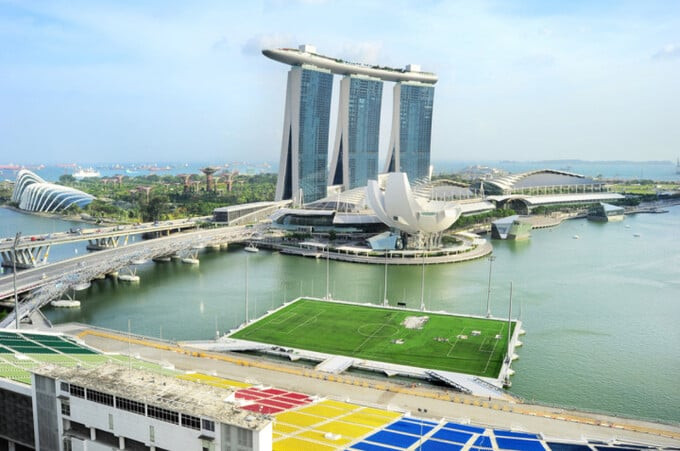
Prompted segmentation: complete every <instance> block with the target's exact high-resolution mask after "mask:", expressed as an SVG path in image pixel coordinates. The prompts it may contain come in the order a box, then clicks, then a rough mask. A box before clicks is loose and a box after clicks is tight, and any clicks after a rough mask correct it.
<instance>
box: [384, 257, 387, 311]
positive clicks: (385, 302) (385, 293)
mask: <svg viewBox="0 0 680 451" xmlns="http://www.w3.org/2000/svg"><path fill="white" fill-rule="evenodd" d="M384 251H385V286H384V288H383V306H385V307H387V249H384Z"/></svg>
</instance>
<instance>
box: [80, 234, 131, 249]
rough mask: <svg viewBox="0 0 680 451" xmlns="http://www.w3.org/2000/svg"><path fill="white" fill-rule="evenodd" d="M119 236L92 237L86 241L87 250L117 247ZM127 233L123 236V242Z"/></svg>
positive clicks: (126, 237)
mask: <svg viewBox="0 0 680 451" xmlns="http://www.w3.org/2000/svg"><path fill="white" fill-rule="evenodd" d="M119 238H120V237H117V236H107V237H103V238H94V239H91V240H87V241H88V245H87V250H89V251H101V250H103V249H112V248H115V247H118V241H119ZM127 240H128V235H126V236H125V242H124V244H127Z"/></svg>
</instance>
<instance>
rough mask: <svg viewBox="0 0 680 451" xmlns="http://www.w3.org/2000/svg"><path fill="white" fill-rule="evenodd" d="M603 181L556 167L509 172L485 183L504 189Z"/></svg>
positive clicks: (588, 183) (587, 183)
mask: <svg viewBox="0 0 680 451" xmlns="http://www.w3.org/2000/svg"><path fill="white" fill-rule="evenodd" d="M600 183H602V182H599V181H596V180H593V179H592V178H590V177H586V176H584V175H580V174H575V173H573V172H565V171H558V170H555V169H538V170H534V171H528V172H522V173H519V174H508V175H504V176H501V177H497V178H493V179H491V180H485V181H484V184H485V185H495V186H497V187H498V188H500V189H501V190H503V191H508V190H512V189H517V188H534V187H543V186H559V185H583V184H586V185H590V184H600Z"/></svg>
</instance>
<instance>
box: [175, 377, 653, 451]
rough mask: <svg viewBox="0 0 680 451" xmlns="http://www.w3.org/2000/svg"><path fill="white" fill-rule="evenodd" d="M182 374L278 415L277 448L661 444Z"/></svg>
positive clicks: (532, 449) (387, 450)
mask: <svg viewBox="0 0 680 451" xmlns="http://www.w3.org/2000/svg"><path fill="white" fill-rule="evenodd" d="M177 377H179V378H181V379H186V380H191V381H194V382H198V383H202V384H208V385H213V386H217V387H224V388H234V389H236V392H235V395H234V397H235V398H236V399H238V400H239V401H240V403H241V408H242V409H245V410H250V411H253V412H260V413H268V414H271V415H273V417H274V427H273V432H272V444H273V446H272V449H273V450H275V451H298V450H302V451H304V450H314V451H316V450H320V451H331V450H339V449H344V450H356V451H395V450H406V449H409V450H429V451H434V450H437V451H447V450H451V451H458V450H462V449H469V450H475V451H494V450H527V451H540V450H550V449H554V450H565V451H567V450H568V451H581V450H584V451H592V450H598V449H611V450H622V449H633V448H634V449H635V450H638V451H640V450H644V449H654V448H655V447H653V446H650V445H646V444H630V443H620V442H617V441H610V442H602V441H597V440H592V441H589V440H587V439H585V438H584V439H582V440H580V441H574V440H571V441H570V440H559V439H553V438H547V437H544V436H543V435H542V434H540V433H533V432H527V431H515V430H508V429H495V428H491V427H488V426H484V425H472V424H469V422H468V421H467V420H458V421H453V420H452V419H447V418H442V419H439V420H432V419H423V418H416V417H415V416H413V415H411V414H410V413H409V412H399V411H393V410H387V409H380V408H375V407H368V406H363V405H360V404H355V403H351V402H342V401H336V400H332V399H323V398H322V399H319V398H316V397H312V396H310V395H307V394H304V393H297V392H290V391H287V390H282V389H278V388H275V387H266V386H252V385H250V384H247V383H243V382H238V381H234V380H230V379H224V378H221V377H218V376H208V375H205V374H200V373H190V374H184V375H179V376H177ZM272 407H273V408H272Z"/></svg>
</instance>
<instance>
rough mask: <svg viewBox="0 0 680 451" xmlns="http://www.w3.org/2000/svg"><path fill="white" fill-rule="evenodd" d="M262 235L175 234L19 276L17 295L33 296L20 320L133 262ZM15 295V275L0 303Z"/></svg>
mask: <svg viewBox="0 0 680 451" xmlns="http://www.w3.org/2000/svg"><path fill="white" fill-rule="evenodd" d="M260 231H261V229H260V227H258V226H255V227H247V226H234V227H219V228H214V229H202V230H196V231H192V232H184V233H176V234H173V235H170V236H167V237H162V238H155V239H152V240H147V241H142V242H139V243H134V244H128V245H126V246H122V247H117V248H113V249H107V250H102V251H97V252H93V253H91V254H88V255H83V256H80V257H75V258H71V259H68V260H62V261H59V262H55V263H51V264H47V265H44V266H41V267H39V268H35V269H29V270H25V271H20V272H17V291H18V292H20V293H25V292H29V291H30V292H31V293H30V294H29V296H28V297H29V298H30V299H28V300H27V301H26V302H24V303H22V304H21V305H20V307H19V309H20V317H24V316H26V315H28V314H30V313H31V312H32V311H33V310H35V309H36V308H40V307H41V306H42V305H45V304H46V303H47V302H49V301H50V300H52V299H55V298H57V297H58V296H60V295H61V294H63V293H64V292H66V291H67V290H68V289H69V288H70V287H72V286H74V285H76V284H79V283H83V282H89V281H90V280H92V279H94V278H95V277H97V276H100V275H103V274H107V273H110V272H112V271H117V270H119V269H121V268H124V267H126V266H129V265H130V264H132V260H138V259H143V260H148V259H152V258H155V257H160V256H167V255H172V254H176V253H178V252H189V251H190V250H191V249H192V248H195V247H201V246H206V245H209V244H217V243H230V242H231V243H233V242H241V241H245V240H248V239H249V238H250V237H251V236H252V235H254V234H255V233H259V232H260ZM13 295H14V288H13V281H12V275H7V276H4V277H0V299H6V298H10V297H12V296H13ZM13 318H14V312H12V313H11V314H10V315H8V316H7V317H6V318H5V319H4V320H3V321H2V322H0V327H7V325H9V324H11V323H12V321H13Z"/></svg>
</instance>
